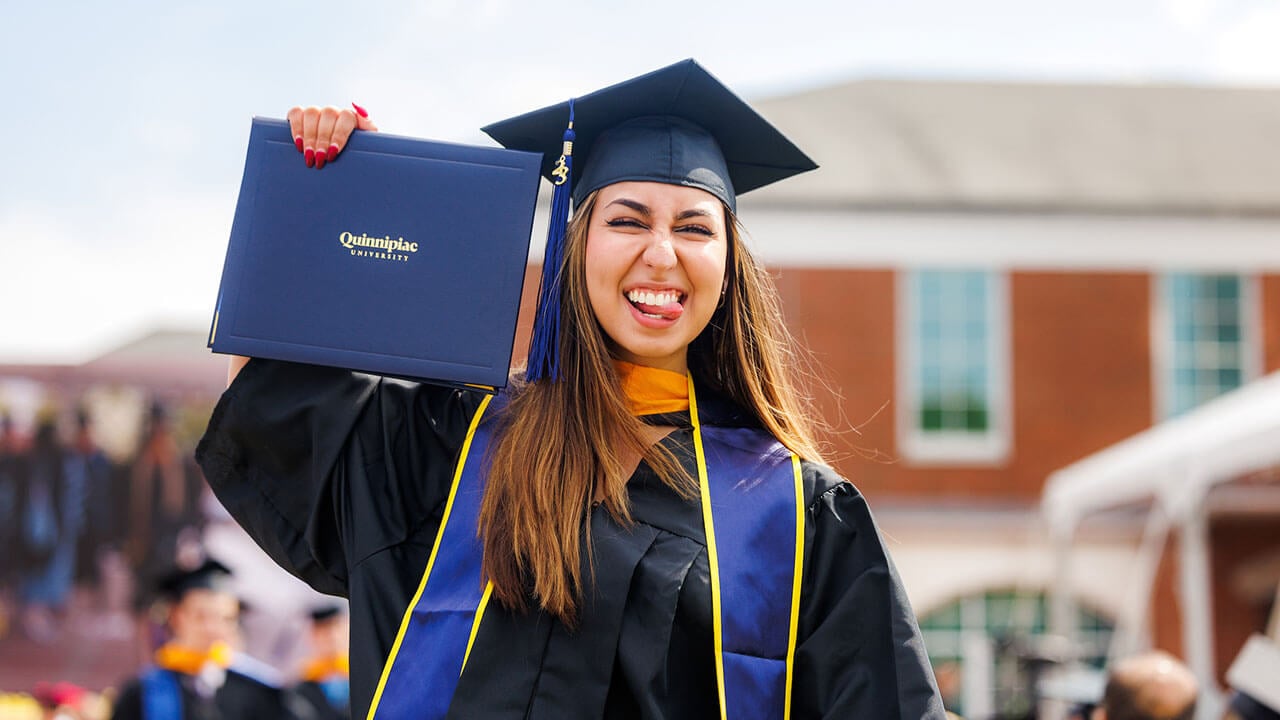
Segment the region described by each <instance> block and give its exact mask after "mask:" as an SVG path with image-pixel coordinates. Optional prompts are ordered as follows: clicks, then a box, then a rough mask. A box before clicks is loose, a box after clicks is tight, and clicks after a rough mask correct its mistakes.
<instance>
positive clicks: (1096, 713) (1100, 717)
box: [1089, 705, 1107, 720]
mask: <svg viewBox="0 0 1280 720" xmlns="http://www.w3.org/2000/svg"><path fill="white" fill-rule="evenodd" d="M1089 720H1107V711H1106V710H1105V709H1104V708H1103V707H1102V706H1101V705H1099V706H1098V707H1096V708H1094V709H1093V713H1092V714H1090V715H1089Z"/></svg>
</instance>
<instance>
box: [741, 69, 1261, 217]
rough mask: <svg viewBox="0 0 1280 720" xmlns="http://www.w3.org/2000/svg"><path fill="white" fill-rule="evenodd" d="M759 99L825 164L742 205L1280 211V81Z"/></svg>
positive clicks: (941, 89) (868, 85)
mask: <svg viewBox="0 0 1280 720" xmlns="http://www.w3.org/2000/svg"><path fill="white" fill-rule="evenodd" d="M754 104H755V106H756V107H758V108H759V109H760V111H761V113H762V114H763V115H764V116H765V117H767V118H768V119H769V120H771V121H773V122H774V123H775V124H777V125H778V126H779V127H780V128H782V129H783V130H784V131H785V132H786V133H787V134H788V135H790V136H791V137H792V138H793V139H794V140H795V141H796V143H797V144H798V145H799V146H800V147H801V148H803V149H804V150H805V151H806V152H808V153H809V154H810V155H811V156H812V157H813V158H814V159H815V160H816V161H817V162H818V163H819V164H820V165H821V166H822V168H821V169H819V170H817V171H815V172H811V173H807V174H805V175H803V176H801V177H798V178H795V179H792V180H788V181H787V182H783V183H778V184H777V185H774V186H771V187H768V188H764V189H762V190H759V191H757V192H754V193H751V194H750V195H747V196H746V197H745V198H744V203H745V204H753V205H786V206H793V205H800V206H810V205H817V206H825V207H831V206H845V207H869V208H882V207H883V208H926V209H928V208H937V209H975V210H1012V211H1042V210H1043V211H1086V212H1120V213H1130V212H1139V213H1146V212H1157V213H1190V214H1201V213H1210V214H1250V215H1252V214H1261V215H1275V214H1280V88H1226V87H1197V86H1155V85H1065V84H1059V85H1047V84H1045V85H1041V84H1027V83H986V82H943V81H898V80H860V81H855V82H850V83H846V84H842V85H836V86H832V87H827V88H821V89H816V90H811V91H806V92H801V93H797V94H794V95H789V96H784V97H777V98H772V99H767V100H763V101H759V102H756V103H754Z"/></svg>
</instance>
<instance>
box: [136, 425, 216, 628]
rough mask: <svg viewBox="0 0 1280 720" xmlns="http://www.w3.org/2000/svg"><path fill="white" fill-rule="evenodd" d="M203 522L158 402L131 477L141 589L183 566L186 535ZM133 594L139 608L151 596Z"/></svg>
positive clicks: (194, 489) (195, 489)
mask: <svg viewBox="0 0 1280 720" xmlns="http://www.w3.org/2000/svg"><path fill="white" fill-rule="evenodd" d="M200 523H201V515H200V506H199V491H198V483H195V482H192V478H190V477H188V474H187V467H186V464H185V462H184V455H183V452H182V451H181V449H179V447H178V442H177V440H176V439H175V438H174V436H173V431H172V428H171V427H170V419H169V413H168V411H167V410H166V409H165V407H164V405H163V404H161V403H160V402H159V401H154V402H152V404H151V407H150V409H149V410H148V413H147V422H146V427H145V429H144V431H143V435H142V440H141V442H140V443H139V447H138V452H137V454H136V455H135V456H134V460H133V467H132V470H131V472H130V479H129V525H128V528H129V537H128V538H127V540H126V547H125V550H126V554H127V555H128V558H129V561H130V564H131V565H132V567H133V571H134V576H135V580H136V582H137V585H138V588H139V589H141V588H146V587H148V586H151V585H153V584H154V583H155V582H156V580H157V578H158V577H159V576H160V575H161V574H162V573H164V572H166V571H167V569H168V568H171V567H173V566H174V565H176V564H181V559H180V553H181V552H182V549H183V548H182V545H183V543H184V538H186V537H191V538H197V537H198V534H197V532H196V529H197V528H198V527H199V525H200ZM134 598H135V606H136V609H138V610H142V609H144V608H145V606H146V594H145V593H144V592H135V595H134Z"/></svg>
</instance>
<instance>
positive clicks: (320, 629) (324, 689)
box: [294, 604, 351, 720]
mask: <svg viewBox="0 0 1280 720" xmlns="http://www.w3.org/2000/svg"><path fill="white" fill-rule="evenodd" d="M310 615H311V628H310V631H309V632H308V634H307V641H308V644H309V646H310V651H311V654H310V655H309V657H308V659H307V661H306V663H305V664H304V665H303V667H302V673H301V675H300V681H299V682H298V684H297V685H296V686H295V687H294V693H295V694H296V695H297V696H298V697H299V698H300V699H301V700H302V702H303V703H304V704H305V706H306V712H303V711H301V710H298V711H296V713H295V714H296V715H297V716H298V717H299V718H300V719H302V718H314V719H315V720H343V719H344V718H349V717H351V683H350V675H351V658H350V637H351V624H350V623H349V622H348V621H347V613H346V612H345V611H344V610H343V608H342V607H341V606H339V605H336V604H335V605H325V606H323V607H319V608H316V609H314V610H312V611H311V613H310Z"/></svg>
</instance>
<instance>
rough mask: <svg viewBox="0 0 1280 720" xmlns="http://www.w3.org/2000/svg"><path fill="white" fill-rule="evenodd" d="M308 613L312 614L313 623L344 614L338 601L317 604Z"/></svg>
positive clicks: (326, 620)
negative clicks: (328, 603)
mask: <svg viewBox="0 0 1280 720" xmlns="http://www.w3.org/2000/svg"><path fill="white" fill-rule="evenodd" d="M308 615H310V616H311V622H313V623H323V622H328V621H329V620H332V619H334V618H336V617H339V616H341V615H342V606H341V605H338V604H336V603H334V604H330V605H317V606H316V607H313V608H311V612H309V613H308Z"/></svg>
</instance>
